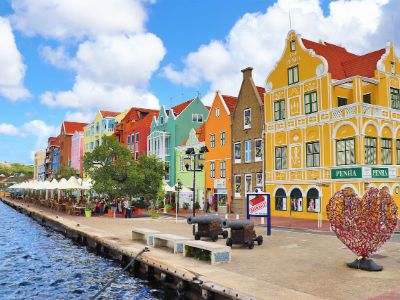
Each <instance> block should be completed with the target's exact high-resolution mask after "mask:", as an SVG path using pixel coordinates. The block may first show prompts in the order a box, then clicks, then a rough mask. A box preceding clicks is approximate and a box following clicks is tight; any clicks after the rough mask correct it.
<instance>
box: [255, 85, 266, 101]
mask: <svg viewBox="0 0 400 300" xmlns="http://www.w3.org/2000/svg"><path fill="white" fill-rule="evenodd" d="M256 88H257V92H258V94H259V95H260V98H261V102H262V103H263V104H264V94H265V89H264V88H263V87H261V86H256Z"/></svg>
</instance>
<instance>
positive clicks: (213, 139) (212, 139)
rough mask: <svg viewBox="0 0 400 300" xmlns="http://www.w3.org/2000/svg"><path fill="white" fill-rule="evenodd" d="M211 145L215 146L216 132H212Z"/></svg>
mask: <svg viewBox="0 0 400 300" xmlns="http://www.w3.org/2000/svg"><path fill="white" fill-rule="evenodd" d="M210 147H211V148H214V147H215V134H210Z"/></svg>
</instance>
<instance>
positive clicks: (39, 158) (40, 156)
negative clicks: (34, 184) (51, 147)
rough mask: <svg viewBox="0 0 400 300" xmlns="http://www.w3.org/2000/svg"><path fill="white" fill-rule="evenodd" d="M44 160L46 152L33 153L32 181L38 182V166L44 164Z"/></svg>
mask: <svg viewBox="0 0 400 300" xmlns="http://www.w3.org/2000/svg"><path fill="white" fill-rule="evenodd" d="M45 160H46V151H37V152H35V157H34V162H33V179H34V180H39V166H41V165H43V164H44V161H45Z"/></svg>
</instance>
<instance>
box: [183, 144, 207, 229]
mask: <svg viewBox="0 0 400 300" xmlns="http://www.w3.org/2000/svg"><path fill="white" fill-rule="evenodd" d="M207 152H209V151H208V148H207V147H206V146H202V147H201V148H200V150H199V152H198V153H196V151H195V149H194V148H193V147H190V148H188V149H187V150H186V151H185V154H186V155H187V156H186V157H185V158H184V159H183V163H184V164H185V168H186V170H187V171H190V170H193V199H192V201H193V209H192V214H193V217H194V216H195V199H196V171H200V172H201V171H202V170H203V169H204V153H207ZM195 231H196V229H195V225H194V224H193V235H194V233H195Z"/></svg>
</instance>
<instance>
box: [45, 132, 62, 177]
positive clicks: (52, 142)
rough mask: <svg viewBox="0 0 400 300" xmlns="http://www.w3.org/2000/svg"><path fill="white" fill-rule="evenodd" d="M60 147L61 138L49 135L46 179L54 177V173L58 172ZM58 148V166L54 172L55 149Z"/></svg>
mask: <svg viewBox="0 0 400 300" xmlns="http://www.w3.org/2000/svg"><path fill="white" fill-rule="evenodd" d="M59 147H60V142H59V138H58V136H57V137H49V138H48V140H47V148H46V158H45V174H46V179H53V178H54V175H55V174H56V173H57V172H58V148H59ZM55 150H57V155H56V162H57V163H56V164H55V165H56V167H57V169H55V170H54V172H55V173H53V157H54V151H55Z"/></svg>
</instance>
